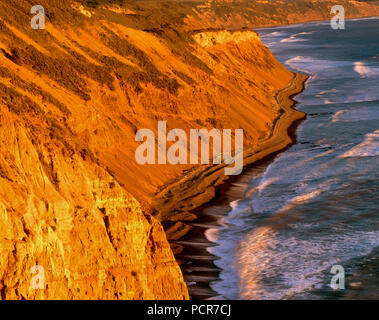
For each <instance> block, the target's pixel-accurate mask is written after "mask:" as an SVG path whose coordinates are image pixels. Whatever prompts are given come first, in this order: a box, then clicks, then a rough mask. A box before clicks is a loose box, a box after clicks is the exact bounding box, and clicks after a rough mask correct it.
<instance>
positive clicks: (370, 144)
mask: <svg viewBox="0 0 379 320" xmlns="http://www.w3.org/2000/svg"><path fill="white" fill-rule="evenodd" d="M375 156H379V129H378V130H376V131H374V132H372V133H368V134H366V136H365V140H364V141H363V142H362V143H360V144H358V145H357V146H355V147H354V148H352V149H350V150H349V151H347V152H345V153H344V154H342V155H340V156H339V158H350V157H375Z"/></svg>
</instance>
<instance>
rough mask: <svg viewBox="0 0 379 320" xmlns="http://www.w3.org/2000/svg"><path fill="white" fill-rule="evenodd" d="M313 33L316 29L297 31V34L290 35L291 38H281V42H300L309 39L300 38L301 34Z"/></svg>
mask: <svg viewBox="0 0 379 320" xmlns="http://www.w3.org/2000/svg"><path fill="white" fill-rule="evenodd" d="M312 33H314V31H311V32H300V33H296V34H293V35H292V36H290V37H289V38H285V39H282V40H280V42H300V41H307V40H306V39H299V38H298V36H300V35H307V34H312Z"/></svg>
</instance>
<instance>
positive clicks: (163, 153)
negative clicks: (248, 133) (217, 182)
mask: <svg viewBox="0 0 379 320" xmlns="http://www.w3.org/2000/svg"><path fill="white" fill-rule="evenodd" d="M243 133H244V132H243V129H235V132H234V144H235V147H234V156H232V149H231V145H232V130H231V129H223V130H222V134H221V131H220V130H219V129H215V128H214V129H212V130H210V131H208V130H207V129H200V130H199V129H190V139H189V141H190V155H189V163H190V164H199V139H200V149H201V160H200V163H201V164H209V163H210V157H209V149H210V140H211V138H212V146H213V159H212V161H213V162H212V163H213V164H221V163H222V161H223V162H224V163H225V164H226V165H228V166H229V167H225V168H224V170H225V175H228V176H230V175H239V174H240V173H241V172H242V169H243ZM135 141H139V142H142V144H141V145H140V146H138V147H137V149H136V151H135V159H136V162H137V163H138V164H139V165H145V164H156V141H158V146H157V149H158V150H157V153H158V164H167V163H169V164H188V148H187V142H188V138H187V134H186V132H185V131H184V130H183V129H172V130H170V131H169V132H167V123H166V121H158V139H156V137H155V134H154V131H153V130H151V129H146V128H144V129H140V130H138V131H137V132H136V135H135ZM168 141H170V142H173V144H172V145H171V146H170V147H169V148H168V149H167V142H168ZM221 145H222V152H221ZM233 163H234V166H233V167H231V165H232V164H233Z"/></svg>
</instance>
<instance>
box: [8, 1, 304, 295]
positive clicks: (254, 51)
mask: <svg viewBox="0 0 379 320" xmlns="http://www.w3.org/2000/svg"><path fill="white" fill-rule="evenodd" d="M39 2H40V4H41V5H43V6H44V7H45V9H46V19H47V21H46V29H44V30H32V29H31V27H30V19H31V15H30V14H29V12H30V8H31V7H32V6H33V5H34V3H33V2H32V1H26V0H23V1H20V0H10V1H7V2H6V3H5V2H1V3H0V216H1V219H0V253H1V259H0V294H1V295H0V296H1V298H2V299H186V298H188V292H187V288H186V285H185V282H184V281H183V277H182V274H181V271H180V268H179V266H178V265H177V263H176V261H175V258H174V255H173V252H172V250H171V249H170V245H169V243H168V241H167V238H166V234H165V232H164V230H163V228H162V225H161V223H160V221H159V220H161V221H162V220H167V219H169V217H168V216H169V215H171V216H172V215H175V206H174V207H172V206H169V208H170V210H169V211H167V207H165V210H163V211H160V210H159V208H160V207H162V204H160V205H156V203H155V202H154V199H159V192H162V191H164V190H166V191H167V186H168V185H171V184H173V183H174V184H175V182H176V183H177V181H178V178H179V177H181V176H183V173H185V172H188V171H189V170H192V169H193V166H190V165H177V166H174V165H150V166H140V165H138V164H137V163H136V161H135V159H134V152H135V149H136V148H137V146H138V143H137V142H135V133H136V131H137V130H138V129H140V128H150V129H152V130H155V131H156V130H157V121H158V120H164V121H167V126H168V128H182V129H184V130H188V129H190V128H207V129H210V128H214V127H216V128H229V129H234V128H242V129H244V132H245V136H244V142H245V144H246V145H247V146H257V145H260V144H261V143H263V142H265V141H267V139H269V138H270V135H271V134H272V130H273V127H274V124H275V123H276V122H277V120H278V118H279V117H280V115H281V114H282V113H283V109H282V108H281V106H280V101H278V99H276V98H275V97H276V94H277V92H278V91H280V90H282V89H285V88H286V87H288V85H289V84H290V83H291V81H293V80H294V79H295V78H294V75H293V74H292V73H291V72H289V71H288V70H286V69H285V68H284V67H283V66H282V65H281V64H280V63H279V62H278V61H277V60H276V59H275V58H274V57H273V56H272V55H271V53H270V52H269V50H268V49H267V48H266V47H265V46H263V44H262V43H261V42H260V40H259V37H258V35H257V34H256V33H255V32H254V31H250V30H242V31H234V32H232V31H223V30H221V31H211V30H205V31H202V32H200V31H196V32H194V31H193V30H191V29H194V28H193V27H192V26H193V23H194V22H193V21H194V20H191V21H192V22H191V23H192V26H190V25H188V26H187V27H185V26H184V22H183V21H184V19H186V18H187V19H189V17H190V15H191V14H192V13H191V12H192V8H190V7H186V6H184V7H183V6H181V7H178V8H177V7H169V6H168V7H167V6H166V7H165V6H164V7H160V5H159V4H157V3H156V2H148V1H147V2H143V1H142V2H138V4H133V3H134V2H133V3H132V5H130V7H126V8H122V7H119V6H105V5H100V6H98V7H96V8H90V7H87V6H82V5H81V4H78V3H70V2H69V1H63V0H54V1H52V0H42V1H39ZM158 9H159V10H163V9H164V10H166V11H165V13H166V14H165V15H163V16H159V14H158V13H157V12H160V11H159V10H158ZM183 26H184V27H183ZM300 82H302V81H300ZM300 82H299V83H300ZM293 93H295V92H293ZM293 112H294V113H295V111H293ZM301 116H302V115H300V113H296V116H295V118H296V117H301ZM291 119H292V118H291ZM285 129H286V128H285ZM282 144H283V145H285V144H288V141H287V140H286V141H284V142H283V143H282ZM282 144H281V146H283V145H282ZM273 148H274V147H273ZM274 149H275V148H274ZM194 180H195V178H194ZM191 181H192V180H191ZM191 183H192V182H191ZM207 183H209V181H208V182H207ZM187 184H188V182H187ZM197 187H198V186H197ZM202 187H204V186H202ZM199 188H200V187H199ZM172 190H175V188H174V189H172ZM199 190H202V189H201V188H200V189H199ZM209 197H210V195H206V196H205V197H204V199H198V200H197V201H198V203H200V202H201V201H202V200H203V201H205V200H207V199H209ZM187 201H188V199H187ZM158 202H159V201H158ZM153 215H154V216H153ZM179 224H180V223H179ZM180 227H182V225H178V224H176V229H177V228H180ZM35 265H40V266H42V267H43V268H44V270H45V277H46V287H45V289H44V290H34V289H33V288H31V287H30V281H31V278H32V276H33V275H32V274H31V273H30V270H31V268H32V267H33V266H35Z"/></svg>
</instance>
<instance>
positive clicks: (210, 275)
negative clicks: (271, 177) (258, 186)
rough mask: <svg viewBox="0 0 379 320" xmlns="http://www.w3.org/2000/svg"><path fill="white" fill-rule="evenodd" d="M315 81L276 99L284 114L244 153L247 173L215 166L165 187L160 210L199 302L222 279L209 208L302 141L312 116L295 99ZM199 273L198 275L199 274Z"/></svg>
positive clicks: (300, 78) (157, 204)
mask: <svg viewBox="0 0 379 320" xmlns="http://www.w3.org/2000/svg"><path fill="white" fill-rule="evenodd" d="M308 78H309V76H307V75H305V74H300V73H294V77H293V79H292V80H291V81H290V83H289V84H288V85H287V87H285V88H283V89H282V90H280V91H278V92H277V93H276V95H275V99H276V101H277V104H278V106H279V107H280V109H281V110H283V112H282V113H281V114H280V116H279V117H278V119H277V120H276V121H275V123H274V126H273V128H272V130H271V134H270V136H269V137H268V138H267V139H266V140H264V141H263V142H262V143H261V144H259V145H258V146H254V147H251V148H247V150H245V151H244V168H243V172H242V173H241V174H240V175H238V176H225V175H224V167H225V165H223V164H221V165H210V166H206V167H205V168H204V167H203V166H202V167H197V168H193V169H192V170H189V171H188V172H186V173H185V174H184V176H182V177H179V178H178V180H176V181H175V182H174V183H172V184H170V185H167V186H165V188H164V189H163V190H162V191H160V192H159V193H158V194H157V195H156V197H155V199H154V206H153V207H154V211H155V214H157V215H158V217H159V220H160V221H161V223H162V225H163V227H164V229H165V231H166V236H167V240H168V241H169V242H170V245H171V248H172V251H173V253H174V255H175V257H176V259H177V262H178V264H179V265H180V267H181V269H182V272H183V276H184V278H185V281H186V283H187V287H188V288H189V287H190V285H189V284H191V282H192V281H194V280H196V282H197V283H200V285H197V286H196V288H195V289H194V290H192V289H193V288H189V289H191V290H189V291H190V296H191V297H192V298H194V299H205V298H211V297H213V296H214V295H215V293H214V292H213V291H212V290H211V289H210V287H209V283H210V282H211V281H213V280H216V279H218V273H219V270H218V268H217V267H216V266H215V265H214V264H213V261H214V260H215V259H216V257H214V256H212V255H211V254H210V253H209V252H208V251H207V247H210V246H212V245H214V244H213V243H212V242H210V241H208V240H207V238H206V237H205V234H204V233H205V231H206V230H207V229H208V228H209V227H211V226H212V225H213V226H214V225H215V224H217V220H218V218H219V217H217V215H211V216H209V215H208V216H203V215H201V214H200V213H201V212H202V211H203V210H204V209H205V208H207V207H209V206H211V205H214V204H215V203H216V202H217V203H218V202H220V201H222V200H223V199H225V196H226V192H227V190H229V188H230V187H231V185H232V184H233V182H236V181H238V180H241V179H244V178H246V176H247V171H248V170H249V169H251V168H252V166H254V167H255V166H257V165H258V164H262V163H267V161H272V160H273V159H274V158H275V156H276V155H277V154H278V153H280V152H282V151H284V150H285V149H287V148H288V147H290V146H291V145H292V144H293V143H295V141H296V136H295V133H296V129H297V127H298V125H299V124H300V123H301V122H302V121H303V120H304V119H305V118H306V114H305V113H304V112H301V111H299V110H296V109H295V108H294V107H295V106H296V104H297V101H295V100H294V99H293V98H294V97H295V96H296V95H298V94H300V93H301V92H302V91H303V90H304V89H305V83H306V81H307V80H308ZM196 273H197V274H196Z"/></svg>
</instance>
